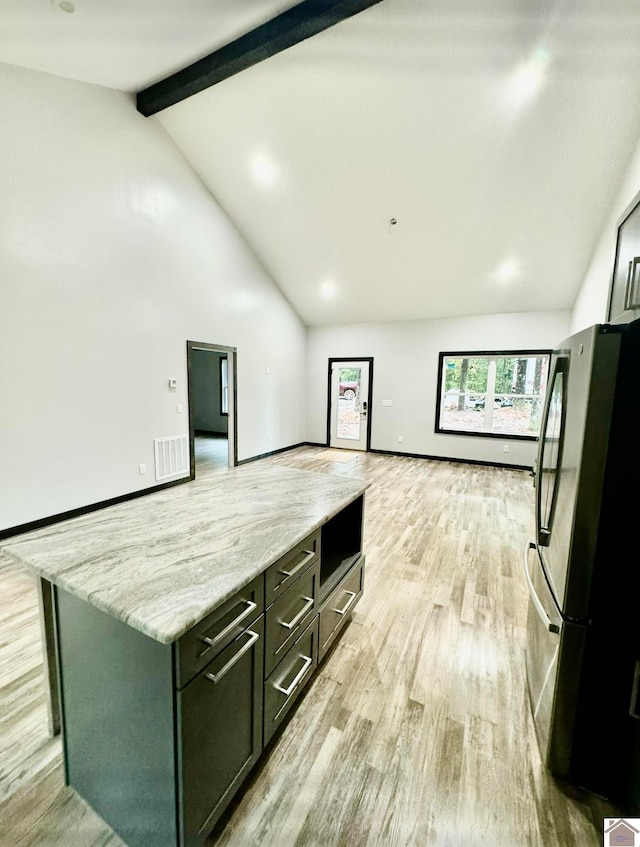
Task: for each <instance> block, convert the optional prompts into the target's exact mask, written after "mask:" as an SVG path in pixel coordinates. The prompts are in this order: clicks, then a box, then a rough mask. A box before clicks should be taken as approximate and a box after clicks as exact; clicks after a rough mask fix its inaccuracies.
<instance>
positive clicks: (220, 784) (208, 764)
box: [177, 617, 264, 847]
mask: <svg viewBox="0 0 640 847" xmlns="http://www.w3.org/2000/svg"><path fill="white" fill-rule="evenodd" d="M263 643H264V618H263V617H260V618H258V620H257V621H255V622H254V623H252V625H251V627H249V628H248V629H246V630H245V631H244V632H243V633H242V634H241V635H239V636H238V637H237V638H235V639H234V641H233V642H232V643H231V644H230V645H229V646H228V647H227V648H226V649H224V650H223V651H222V652H221V653H219V654H218V655H217V656H216V658H215V659H214V660H213V661H212V662H210V663H209V664H208V665H207V666H206V667H205V668H204V670H202V671H201V672H200V673H199V674H198V676H196V677H195V679H193V680H192V681H191V682H190V683H189V685H187V686H186V688H184V689H183V690H182V691H180V692H178V693H177V698H178V721H179V733H180V751H179V753H180V774H181V780H180V801H181V811H182V829H183V835H184V838H183V843H184V845H185V847H192V845H200V844H202V843H203V841H204V839H205V838H206V836H207V834H208V833H209V832H210V831H211V829H212V828H213V826H214V825H215V823H216V821H217V820H218V818H219V817H220V815H221V814H222V812H223V811H224V810H225V808H226V807H227V805H228V803H229V801H230V800H231V798H232V797H233V794H234V792H235V790H236V789H237V788H238V786H239V785H240V783H241V782H242V780H243V779H244V777H245V775H246V774H247V773H248V772H249V770H250V769H251V768H252V767H253V765H254V764H255V762H256V761H257V759H258V756H259V755H260V753H261V752H262V702H263V685H262V668H263V658H264V651H263Z"/></svg>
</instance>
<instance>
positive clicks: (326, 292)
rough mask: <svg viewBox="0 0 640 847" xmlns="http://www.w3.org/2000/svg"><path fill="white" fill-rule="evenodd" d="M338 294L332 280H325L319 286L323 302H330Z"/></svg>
mask: <svg viewBox="0 0 640 847" xmlns="http://www.w3.org/2000/svg"><path fill="white" fill-rule="evenodd" d="M337 293H338V286H337V285H336V284H335V282H334V281H333V280H332V279H325V281H324V282H323V283H322V285H321V286H320V294H322V296H323V297H324V299H325V300H332V299H333V298H334V297H335V296H336V294H337Z"/></svg>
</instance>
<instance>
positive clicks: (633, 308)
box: [607, 193, 640, 323]
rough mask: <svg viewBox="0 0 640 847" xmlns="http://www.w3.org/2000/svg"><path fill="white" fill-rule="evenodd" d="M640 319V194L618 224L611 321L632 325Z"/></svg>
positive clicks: (610, 307) (610, 298) (609, 312)
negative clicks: (631, 323) (630, 323)
mask: <svg viewBox="0 0 640 847" xmlns="http://www.w3.org/2000/svg"><path fill="white" fill-rule="evenodd" d="M638 317H640V193H639V194H637V195H636V196H635V197H634V199H633V201H632V202H631V203H630V204H629V206H627V208H626V209H625V211H624V213H623V214H622V216H621V217H620V219H619V220H618V228H617V239H616V253H615V260H614V266H613V274H612V278H611V287H610V291H609V308H608V312H607V320H608V321H609V322H610V323H629V322H630V321H633V320H635V319H636V318H638Z"/></svg>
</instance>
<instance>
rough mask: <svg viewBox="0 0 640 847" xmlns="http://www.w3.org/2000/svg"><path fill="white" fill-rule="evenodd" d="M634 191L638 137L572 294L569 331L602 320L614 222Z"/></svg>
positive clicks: (639, 167) (639, 178)
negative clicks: (594, 246) (578, 282)
mask: <svg viewBox="0 0 640 847" xmlns="http://www.w3.org/2000/svg"><path fill="white" fill-rule="evenodd" d="M638 191H640V141H639V142H638V145H637V146H636V149H635V152H634V154H633V156H632V158H631V161H630V162H629V166H628V168H627V171H626V173H625V176H624V179H623V181H622V184H621V186H620V190H619V191H618V194H617V197H616V200H615V202H614V204H613V206H612V209H611V213H610V215H609V218H608V219H607V223H606V225H605V227H604V229H603V230H602V234H601V236H600V240H599V241H598V244H597V246H596V248H595V251H594V254H593V258H592V259H591V263H590V265H589V269H588V270H587V273H586V274H585V278H584V280H583V283H582V286H581V288H580V292H579V294H578V297H577V298H576V302H575V305H574V308H573V314H572V316H571V332H572V333H573V332H578V331H579V330H581V329H584V328H585V327H587V326H591V325H592V324H596V323H604V322H605V321H606V320H607V306H608V301H609V286H610V284H611V275H612V273H613V262H614V258H615V250H616V235H617V224H618V220H619V218H620V216H621V215H622V213H623V212H624V210H625V209H626V207H627V206H628V204H629V203H630V202H631V201H632V200H633V198H634V197H635V195H636V194H637V193H638Z"/></svg>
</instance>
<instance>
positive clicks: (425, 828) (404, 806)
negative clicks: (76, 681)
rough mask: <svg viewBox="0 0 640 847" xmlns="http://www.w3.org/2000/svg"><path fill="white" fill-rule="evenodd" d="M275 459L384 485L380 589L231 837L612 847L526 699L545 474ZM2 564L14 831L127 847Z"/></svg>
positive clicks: (27, 607)
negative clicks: (75, 771) (82, 794)
mask: <svg viewBox="0 0 640 847" xmlns="http://www.w3.org/2000/svg"><path fill="white" fill-rule="evenodd" d="M321 454H324V455H322V456H321ZM316 457H318V458H316ZM261 462H263V463H265V464H271V463H273V464H280V465H285V466H293V467H298V468H304V469H308V470H312V471H317V472H321V473H336V474H348V475H356V476H363V477H365V478H367V479H368V480H370V481H371V482H372V485H371V487H370V488H369V489H368V491H367V493H366V507H365V531H364V550H365V554H366V557H367V566H366V578H365V593H364V596H363V598H362V600H361V602H360V604H359V605H358V607H357V609H356V611H355V613H354V619H353V621H352V622H351V623H350V625H349V626H348V627H347V629H346V630H345V631H344V633H343V636H342V638H341V639H340V640H339V642H338V644H337V646H336V649H335V650H334V651H333V652H332V654H331V655H330V656H329V657H328V659H327V661H326V662H325V663H324V665H323V667H322V668H321V669H320V670H319V672H318V674H317V676H316V677H315V678H314V680H313V681H312V683H311V684H310V686H309V688H308V690H307V692H306V696H305V697H303V698H302V700H301V702H300V704H299V707H298V708H297V710H296V711H295V713H294V714H293V716H292V719H291V720H290V721H289V722H288V723H287V725H286V728H285V730H284V732H283V733H282V734H281V735H280V736H279V737H276V739H275V743H274V744H273V745H272V747H271V748H270V750H269V755H268V757H266V758H265V760H264V761H263V763H262V765H261V766H260V767H259V768H258V769H257V771H256V773H255V774H254V776H253V777H252V778H251V779H250V782H249V784H248V786H247V791H246V793H245V795H244V797H243V798H241V799H240V800H239V801H238V802H237V803H236V804H235V806H234V807H232V809H231V810H230V811H229V813H228V814H227V815H226V816H225V818H224V819H223V821H221V825H220V826H219V828H218V830H217V832H216V837H217V840H216V842H215V843H216V844H217V847H247V846H248V845H260V847H273V845H278V847H293V845H296V847H333V846H334V845H335V846H336V847H360V845H362V847H365V845H367V847H392V845H393V846H395V845H397V846H398V847H400V845H403V847H426V845H433V847H445V845H451V847H453V845H456V847H458V846H459V845H462V847H476V845H487V847H489V845H491V847H525V845H527V847H600V845H601V843H602V835H601V833H602V816H603V815H604V814H615V810H613V809H609V808H608V807H607V806H606V805H605V804H604V803H602V802H601V801H598V800H597V799H596V798H593V797H589V796H586V795H582V794H580V793H579V792H577V791H575V790H572V789H563V788H562V787H561V786H559V785H558V784H557V783H556V782H555V781H554V780H553V779H551V778H550V777H549V775H548V774H547V772H546V771H545V770H544V768H543V767H542V765H541V762H540V759H539V756H538V753H537V747H536V743H535V738H534V736H533V728H532V722H531V720H530V717H529V711H528V704H527V701H526V694H525V680H524V659H523V645H524V625H525V620H526V610H527V593H526V586H525V583H524V577H523V575H522V565H521V560H522V551H523V549H524V545H525V543H526V541H527V539H528V538H529V537H530V534H531V531H532V527H533V489H532V484H531V477H530V476H529V475H528V474H527V473H525V472H522V471H512V470H506V469H497V468H491V467H482V466H473V465H464V464H453V463H448V462H432V461H428V460H421V459H410V458H404V457H391V456H382V455H374V454H354V455H353V457H352V458H351V459H350V461H346V462H343V461H340V462H338V461H331V460H330V452H329V453H328V452H327V451H324V450H323V449H322V448H298V449H296V450H293V451H290V452H287V453H283V454H280V455H278V456H275V457H272V458H270V459H263V460H261ZM210 470H211V472H226V470H225V468H222V467H220V466H219V465H215V464H212V465H211V468H210ZM241 470H242V469H240V472H241ZM0 579H1V584H2V601H1V603H0V727H2V732H1V734H0V844H1V845H3V847H4V845H7V847H9V845H10V847H122V842H121V841H120V839H118V837H117V836H116V835H114V834H113V833H112V832H111V831H110V830H109V829H108V828H107V827H106V826H105V824H104V823H103V822H102V821H101V820H100V818H98V816H97V815H95V814H94V813H93V812H92V811H91V809H89V808H88V807H87V806H86V804H85V803H84V802H83V801H82V800H80V799H79V798H78V797H76V796H75V795H74V793H73V792H72V791H71V790H69V789H68V788H66V787H65V786H64V779H63V772H62V763H61V754H60V744H59V741H57V740H56V741H51V740H49V739H47V736H46V714H45V710H44V693H43V687H42V686H43V678H42V666H41V660H40V653H39V638H40V633H39V625H38V619H37V606H36V592H35V582H34V580H33V578H32V577H31V576H30V575H28V574H26V573H25V572H24V571H23V570H22V569H21V568H19V567H17V566H15V565H13V564H12V563H10V562H8V561H6V560H5V559H2V560H1V561H0Z"/></svg>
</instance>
